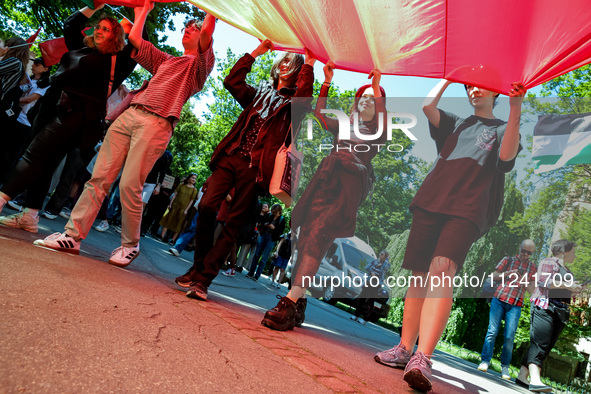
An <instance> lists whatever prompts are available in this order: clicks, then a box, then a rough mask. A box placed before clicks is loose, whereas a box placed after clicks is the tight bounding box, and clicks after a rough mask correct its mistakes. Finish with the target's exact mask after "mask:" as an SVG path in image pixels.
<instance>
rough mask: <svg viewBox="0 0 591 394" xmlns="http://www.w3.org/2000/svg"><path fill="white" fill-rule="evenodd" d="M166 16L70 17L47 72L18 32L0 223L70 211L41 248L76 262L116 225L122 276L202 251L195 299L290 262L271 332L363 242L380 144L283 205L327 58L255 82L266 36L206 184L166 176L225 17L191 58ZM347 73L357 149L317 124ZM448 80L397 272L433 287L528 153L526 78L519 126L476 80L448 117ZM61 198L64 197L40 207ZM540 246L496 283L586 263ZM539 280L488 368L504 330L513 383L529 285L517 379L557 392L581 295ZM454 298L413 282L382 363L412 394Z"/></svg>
mask: <svg viewBox="0 0 591 394" xmlns="http://www.w3.org/2000/svg"><path fill="white" fill-rule="evenodd" d="M153 6H154V4H153V3H152V2H151V1H146V2H145V4H144V5H143V6H140V7H137V8H136V9H135V21H134V24H133V27H132V28H131V30H130V31H127V32H126V31H124V28H123V27H122V26H121V24H120V23H119V22H117V20H115V19H114V18H111V17H109V16H106V15H102V16H98V15H95V14H96V13H97V11H99V10H101V9H102V8H103V4H99V5H97V6H96V7H95V8H94V9H91V8H89V7H84V8H82V9H81V10H79V11H77V12H75V13H74V14H72V15H71V16H70V17H69V18H68V19H67V20H66V21H65V22H64V37H65V41H66V45H67V48H68V52H66V54H65V55H64V56H63V57H62V59H61V62H60V65H59V67H58V68H57V69H56V70H55V72H54V73H53V74H52V75H51V77H50V74H51V70H50V69H49V67H46V66H45V64H44V60H43V58H40V57H34V58H32V57H31V52H30V51H29V48H28V45H27V43H26V42H25V41H24V40H23V39H21V38H18V37H14V38H11V39H8V40H6V41H5V43H4V46H3V47H2V48H0V57H2V60H1V61H0V87H1V94H2V96H1V106H2V111H0V122H2V124H3V128H4V129H5V130H8V131H9V132H7V133H5V140H4V143H3V145H2V147H1V148H0V184H1V187H0V211H1V210H2V209H3V208H4V207H5V206H6V207H12V208H17V209H18V212H17V213H14V214H12V215H6V216H2V217H0V224H2V225H4V226H6V227H12V228H16V229H22V230H26V231H30V232H33V233H36V232H38V230H39V226H38V224H39V220H40V217H44V218H46V219H51V220H52V219H55V218H56V217H57V216H58V215H60V216H63V217H66V218H67V219H68V222H67V224H66V226H65V229H64V231H63V232H57V233H54V234H51V235H48V236H47V237H45V238H43V239H39V240H37V241H35V244H36V245H40V246H44V247H48V248H51V249H55V250H58V251H62V252H67V253H72V254H78V253H79V251H80V246H81V241H82V240H84V239H85V238H87V237H88V236H89V235H90V231H91V229H93V228H94V229H95V230H96V231H99V232H104V231H106V230H108V229H109V228H111V227H115V228H117V229H118V231H119V232H120V233H121V246H119V247H118V248H116V249H115V250H113V252H112V254H111V256H110V258H109V261H108V262H109V263H110V264H113V265H115V266H118V267H127V266H128V265H129V264H130V263H131V262H132V261H133V260H134V259H135V258H137V257H138V255H139V254H140V247H139V243H140V239H141V237H142V236H144V235H150V236H152V237H154V238H156V239H158V240H161V241H164V242H166V243H169V244H170V248H169V249H168V251H169V252H170V254H172V255H173V256H176V257H179V256H180V255H181V253H182V252H183V251H184V250H188V249H192V250H194V262H193V265H192V266H191V267H190V269H189V270H188V271H187V272H186V273H185V274H183V275H181V276H179V277H177V278H176V279H175V282H176V283H177V284H178V285H179V286H181V287H183V288H186V289H187V292H186V295H187V297H190V298H194V299H198V300H201V301H205V300H207V298H208V289H209V287H210V285H211V283H212V281H213V280H214V279H215V278H216V276H217V275H218V274H219V273H220V272H221V273H222V274H223V275H225V276H227V277H234V276H235V275H236V272H241V271H243V270H248V273H247V274H246V277H248V278H250V279H252V280H254V281H257V280H259V279H260V277H261V275H262V273H263V270H264V269H265V267H269V276H270V283H271V285H272V286H273V287H277V288H279V286H280V283H283V282H284V275H285V270H286V268H287V266H288V263H289V262H290V261H291V263H292V266H293V271H292V282H291V285H292V286H291V288H290V290H289V292H288V293H287V295H286V296H284V297H281V299H280V301H279V303H278V304H277V305H276V306H275V307H274V308H271V309H269V310H268V311H267V312H266V313H265V315H264V318H263V320H262V324H264V325H265V326H267V327H269V328H272V329H276V330H291V329H293V328H294V327H301V326H302V323H303V322H304V320H305V311H306V307H307V300H306V294H307V289H306V287H305V285H304V282H303V278H304V277H305V276H308V277H313V276H314V275H315V274H316V272H317V271H318V268H319V264H320V261H321V259H322V258H323V256H324V254H325V253H326V252H327V250H328V248H329V246H330V245H331V244H332V242H333V241H334V240H335V238H343V237H349V236H353V235H354V233H355V228H356V220H357V212H358V209H359V207H360V205H361V204H362V203H363V201H364V200H365V199H366V198H367V196H368V195H369V193H370V191H371V189H372V186H373V181H374V179H375V177H374V173H373V167H372V159H373V158H374V157H375V156H376V154H378V150H375V149H372V150H370V151H367V152H356V151H355V150H351V149H350V150H340V151H339V150H338V149H336V150H333V151H332V152H331V153H330V155H328V156H327V157H326V158H324V159H323V161H322V163H321V164H320V166H319V167H318V169H317V171H316V173H315V174H314V176H313V178H312V179H311V181H310V183H309V185H308V187H307V188H306V190H305V191H304V193H303V195H302V197H301V199H300V200H299V202H298V204H297V205H296V207H295V208H294V210H293V212H292V216H291V223H290V222H288V220H286V218H285V216H284V212H283V209H284V207H283V206H282V205H281V204H279V203H274V204H272V201H274V200H272V199H271V198H270V196H269V195H268V191H269V183H270V178H271V175H272V173H273V167H274V162H275V157H276V154H277V152H278V150H279V149H280V148H281V146H283V145H284V144H287V145H288V144H289V143H291V137H292V135H291V132H290V130H291V124H297V123H298V121H300V120H301V119H292V111H291V104H292V99H293V98H296V97H312V93H313V85H314V72H313V65H314V63H315V61H316V59H315V58H314V55H313V54H312V53H311V52H310V51H308V50H306V51H305V55H304V56H302V55H299V54H293V53H285V54H284V55H282V56H279V58H278V59H277V60H276V62H275V63H274V64H273V66H272V68H271V69H270V76H271V78H270V80H268V81H258V85H256V86H254V85H251V84H249V83H247V76H248V75H249V73H250V72H251V70H252V65H253V63H254V62H255V61H256V59H257V58H258V57H260V56H261V55H263V54H265V53H267V52H268V51H270V50H273V49H274V45H273V43H272V42H271V41H269V40H263V41H262V42H261V43H260V45H258V46H257V47H256V48H255V49H254V50H253V51H252V52H251V53H250V54H248V53H247V54H245V55H244V56H243V57H242V58H240V59H239V60H238V61H237V62H236V64H235V65H234V66H233V68H232V69H231V70H230V72H229V74H228V75H227V77H226V78H225V80H224V87H225V88H226V89H227V90H228V91H229V92H230V93H231V94H232V96H233V97H234V99H235V100H236V101H237V102H238V103H239V104H240V105H241V106H242V108H243V111H242V113H241V114H240V116H239V117H238V119H237V121H236V123H235V124H234V125H233V126H232V127H231V129H230V130H228V133H227V135H226V136H225V137H224V138H223V139H222V140H221V141H220V142H219V144H218V145H217V147H216V149H215V151H214V153H213V155H212V157H211V161H210V166H209V167H210V169H211V175H210V176H209V178H208V179H207V181H206V182H205V183H204V184H203V185H197V175H196V174H186V175H184V176H183V177H182V178H181V177H178V176H177V177H173V176H171V175H172V173H171V163H172V160H173V157H172V154H171V153H170V152H168V151H166V149H167V146H168V143H169V141H170V139H171V137H172V135H173V131H174V128H175V126H176V124H177V123H178V121H179V118H180V113H181V108H182V107H183V105H184V104H185V102H187V100H189V98H190V97H191V96H193V95H194V94H196V93H197V92H199V91H201V89H203V87H204V85H205V82H206V80H207V78H208V77H209V75H210V73H211V71H212V69H213V66H214V61H215V57H214V52H213V39H212V37H213V33H214V29H215V18H214V17H213V16H212V15H209V14H206V16H205V18H204V19H203V21H197V20H190V21H188V22H187V23H186V24H185V26H184V28H183V38H182V45H183V49H184V52H183V55H182V56H177V57H175V56H172V55H170V54H168V53H166V52H163V51H161V50H159V49H157V48H156V47H155V46H154V45H153V44H152V43H151V42H150V41H149V40H148V37H147V36H146V33H145V29H144V26H145V22H146V18H147V17H148V14H149V13H150V11H151V10H152V8H153ZM91 18H92V19H93V20H94V23H95V24H94V31H93V33H92V34H91V35H89V36H84V35H83V34H81V31H82V30H83V29H84V27H85V26H86V25H88V23H89V21H90V20H91ZM126 35H127V37H126ZM136 64H139V65H141V66H142V67H143V68H144V69H146V70H147V71H148V72H149V73H150V74H151V79H150V81H149V82H148V83H146V84H144V86H143V87H142V89H140V90H139V91H137V92H134V95H133V96H130V97H133V98H132V99H131V101H130V102H127V103H125V105H126V108H123V110H122V111H121V114H120V115H119V116H118V117H117V118H116V119H115V120H114V121H113V122H112V123H111V124H110V125H107V124H106V123H105V118H107V108H108V106H107V100H108V98H109V96H110V95H111V94H112V93H113V92H115V91H116V90H117V89H118V88H119V86H120V85H121V84H122V83H123V81H124V80H125V79H126V78H127V77H128V76H129V75H130V73H131V72H132V71H133V69H134V68H135V67H136ZM334 68H335V66H334V64H333V63H332V62H330V61H329V62H327V63H326V65H325V67H324V76H325V80H324V83H323V84H322V87H321V90H320V99H319V101H318V103H317V105H316V108H315V111H316V115H317V116H319V117H321V118H323V120H324V124H325V126H326V129H327V131H329V132H330V133H332V134H333V136H334V138H335V140H336V142H337V144H341V145H342V144H345V145H347V146H349V147H351V146H354V145H355V144H357V143H359V142H363V141H362V140H360V139H358V138H357V137H352V138H350V139H346V140H339V139H338V138H339V132H338V130H339V125H338V124H337V121H336V120H335V119H332V118H330V117H326V116H324V115H323V114H322V113H321V110H322V109H323V108H324V107H325V106H326V98H327V97H328V95H329V91H330V88H331V83H332V79H333V76H334ZM369 79H370V80H371V83H370V84H369V85H364V86H361V87H360V88H359V89H358V90H357V92H356V94H355V99H354V103H353V106H352V107H351V111H350V112H351V118H350V119H351V125H350V127H351V130H354V131H355V133H361V134H366V135H374V134H375V133H376V130H377V129H378V127H379V126H378V125H379V124H382V125H383V124H385V123H382V119H380V116H383V115H384V114H386V98H385V97H386V93H385V91H384V89H383V88H382V87H381V86H380V79H381V73H380V71H379V70H377V69H374V70H373V71H372V72H371V73H370V74H369ZM449 84H450V82H449V81H442V82H441V83H440V84H438V85H437V86H436V87H435V88H434V89H433V91H432V92H431V93H430V95H429V97H428V98H427V99H426V101H425V103H424V106H423V111H424V114H425V116H426V117H427V119H428V121H429V127H430V132H431V136H432V138H433V139H434V141H435V144H436V146H437V154H438V155H437V161H436V164H435V166H434V168H433V169H432V171H431V172H430V173H429V175H428V176H427V178H426V179H425V181H424V182H423V184H422V186H421V188H420V189H419V191H418V192H417V194H416V196H415V198H414V200H413V201H412V204H411V207H410V209H411V211H412V213H413V221H412V227H411V230H410V237H409V241H408V245H407V248H406V254H405V257H404V261H403V263H402V267H403V268H406V269H408V270H411V271H412V273H413V275H415V276H421V277H425V276H427V275H431V276H437V275H441V274H445V275H448V276H453V275H454V274H455V273H457V272H458V271H459V270H460V269H461V268H462V265H463V263H464V259H465V258H466V254H467V253H468V250H469V249H470V247H471V245H472V244H473V243H474V242H475V241H476V240H477V239H479V238H480V237H481V236H482V235H483V234H484V233H485V232H486V231H487V230H488V229H489V228H490V227H491V226H493V225H494V224H495V223H496V221H497V219H498V217H499V213H500V208H501V206H502V204H503V185H504V174H505V173H507V172H509V171H511V170H512V169H513V167H514V165H515V159H516V157H517V154H518V152H519V151H520V150H521V145H520V143H519V141H520V135H519V117H520V114H521V103H522V100H523V96H524V95H525V88H524V87H523V85H522V84H520V83H515V84H513V87H512V89H511V91H510V92H508V95H509V96H510V97H511V99H510V114H509V120H508V122H505V121H502V120H499V119H497V118H496V117H495V116H494V115H493V107H494V102H495V100H496V97H497V96H498V94H496V93H494V92H492V91H489V90H486V89H482V88H479V87H476V86H466V93H467V95H468V98H469V101H470V105H471V106H472V107H473V110H474V115H473V116H471V117H469V118H467V119H462V118H460V117H459V116H457V115H455V114H452V113H448V112H445V111H443V110H441V109H440V108H439V107H438V103H439V100H440V98H441V96H442V94H443V92H444V91H445V89H446V88H447V87H448V86H449ZM358 119H361V121H362V122H361V125H357V120H358ZM382 137H383V138H385V137H386V133H383V134H382ZM376 142H378V143H379V142H383V141H382V140H378V141H376ZM337 144H335V145H337ZM48 195H51V196H52V197H51V199H50V200H49V202H48V203H47V204H46V205H45V210H43V205H44V201H45V200H46V197H47V196H48ZM96 220H98V222H95V221H96ZM166 248H168V246H166ZM534 248H535V245H534V244H533V242H532V241H531V240H525V241H523V242H522V244H521V246H520V250H519V252H518V254H517V255H515V256H507V257H506V258H505V259H504V260H503V261H502V262H500V263H499V265H498V266H497V268H496V273H495V278H498V276H499V275H501V274H512V273H519V274H520V275H526V276H527V277H528V278H530V279H532V278H534V277H535V275H539V273H540V272H542V273H551V274H553V275H561V276H565V275H567V274H571V275H572V273H571V272H570V271H569V269H568V267H566V265H565V264H570V263H572V261H573V260H574V258H575V254H574V249H575V245H574V244H573V243H572V242H570V241H565V240H561V241H558V242H556V243H554V244H553V245H552V249H551V250H552V255H553V256H552V257H549V258H547V259H544V260H542V261H541V262H540V263H539V265H538V266H537V267H536V265H535V264H533V263H532V262H530V261H529V257H530V256H531V255H532V253H533V251H534ZM296 250H297V253H294V251H296ZM270 257H271V259H269V258H270ZM388 258H389V255H388V252H387V251H386V250H383V251H382V252H381V253H380V254H379V257H378V258H376V259H375V260H374V261H372V262H370V263H369V264H368V265H367V267H366V270H367V274H368V275H369V276H370V277H374V276H375V277H378V278H379V279H380V280H381V281H383V280H384V276H385V275H386V274H387V272H388V270H389V266H390V262H389V260H388ZM532 283H533V281H532ZM538 283H539V285H538V287H537V288H535V289H534V288H533V287H532V288H530V289H526V288H519V289H517V290H515V289H508V288H503V287H498V286H497V287H496V290H495V292H494V296H493V298H492V304H491V310H490V322H489V329H488V333H487V335H486V338H485V343H484V347H483V350H482V363H481V364H480V366H479V367H478V369H480V370H481V371H487V369H488V367H489V364H490V360H491V357H492V347H493V345H494V340H495V338H496V336H497V334H498V332H499V327H500V322H501V321H502V320H504V321H505V324H506V328H505V334H504V335H505V346H504V348H503V354H502V357H501V363H502V368H503V369H502V377H503V378H505V379H509V378H510V375H509V372H508V364H509V362H510V356H511V352H512V345H513V340H514V335H515V328H516V324H517V323H516V322H517V321H518V319H519V315H520V314H521V306H522V304H523V302H524V297H525V291H526V290H527V291H529V292H530V293H532V294H533V295H532V298H531V300H532V303H533V304H532V305H533V306H532V310H533V312H532V317H531V323H532V331H531V346H530V348H529V351H528V352H527V353H526V354H525V355H524V358H523V361H522V364H523V366H522V369H521V371H520V374H519V377H518V378H517V383H518V384H521V385H524V386H527V387H528V388H529V389H530V390H532V391H539V392H544V391H548V386H545V385H544V384H543V383H542V382H541V380H540V366H541V362H542V361H543V360H544V359H545V358H546V357H547V356H548V353H549V351H550V349H551V348H552V347H553V346H554V344H555V342H556V339H557V338H558V336H559V335H560V332H561V330H562V329H563V328H564V325H565V323H566V321H567V320H568V304H569V302H570V301H569V300H570V297H571V295H572V292H576V291H578V290H580V284H579V283H578V282H574V284H573V285H571V286H564V287H560V288H558V287H551V286H549V287H544V286H543V285H542V284H540V283H542V282H541V281H538ZM376 290H377V289H376V287H375V286H366V287H365V288H364V289H363V291H362V293H361V296H360V297H359V302H358V305H357V309H356V312H355V317H353V319H354V320H356V321H358V322H360V323H362V324H365V322H366V320H368V319H369V316H370V315H371V306H372V304H373V301H374V299H375V297H376V295H375V294H376ZM452 303H453V299H452V288H451V285H450V286H443V287H439V288H436V289H427V288H426V287H424V286H417V285H416V283H415V285H411V287H410V288H409V290H408V292H407V294H406V298H405V308H404V318H403V330H402V335H401V340H400V343H398V344H397V345H396V346H394V347H393V348H392V349H388V350H385V351H382V352H379V353H377V354H376V356H375V360H376V361H377V362H379V363H381V364H384V365H387V366H391V367H400V368H405V372H404V380H406V381H407V382H408V383H409V385H410V386H411V387H413V388H416V389H419V390H422V391H428V390H431V388H432V383H431V367H432V361H431V358H432V357H433V352H434V350H435V346H436V344H437V342H438V341H439V339H440V338H441V335H442V332H443V330H444V328H445V325H446V323H447V320H448V318H449V315H450V311H451V307H452ZM415 345H417V347H416V350H414V349H415ZM528 379H529V381H528Z"/></svg>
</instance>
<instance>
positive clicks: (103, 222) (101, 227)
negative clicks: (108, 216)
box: [94, 220, 109, 233]
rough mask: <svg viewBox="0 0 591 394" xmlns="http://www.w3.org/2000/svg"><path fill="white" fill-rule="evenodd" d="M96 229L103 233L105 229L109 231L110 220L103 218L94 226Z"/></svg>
mask: <svg viewBox="0 0 591 394" xmlns="http://www.w3.org/2000/svg"><path fill="white" fill-rule="evenodd" d="M94 229H95V230H96V231H100V232H101V233H102V232H103V231H107V230H108V229H109V222H108V221H106V220H101V222H100V223H99V224H97V225H96V226H94Z"/></svg>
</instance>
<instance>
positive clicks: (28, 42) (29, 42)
mask: <svg viewBox="0 0 591 394" xmlns="http://www.w3.org/2000/svg"><path fill="white" fill-rule="evenodd" d="M40 31H41V28H38V29H37V31H36V32H35V34H33V35H32V36H31V37H29V38H27V44H31V45H32V44H33V43H34V42H35V40H36V39H37V36H38V35H39V32H40ZM31 45H29V47H31Z"/></svg>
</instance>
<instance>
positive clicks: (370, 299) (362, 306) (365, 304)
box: [355, 277, 380, 320]
mask: <svg viewBox="0 0 591 394" xmlns="http://www.w3.org/2000/svg"><path fill="white" fill-rule="evenodd" d="M379 290H380V287H372V286H371V285H370V284H369V277H368V284H367V286H365V287H364V288H363V290H361V294H359V298H358V299H357V306H356V307H355V316H357V317H362V318H363V319H364V320H369V318H370V317H371V314H372V312H373V304H374V302H375V301H377V300H378V291H379Z"/></svg>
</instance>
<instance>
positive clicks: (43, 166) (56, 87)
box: [0, 4, 137, 233]
mask: <svg viewBox="0 0 591 394" xmlns="http://www.w3.org/2000/svg"><path fill="white" fill-rule="evenodd" d="M103 6H104V5H103V4H101V5H99V6H97V7H96V8H95V9H90V8H89V7H84V8H82V9H81V10H79V11H77V12H75V13H74V14H72V15H71V16H70V17H69V18H68V19H66V21H65V23H64V38H65V41H66V45H67V47H68V49H69V51H68V52H67V53H66V54H65V55H64V56H63V57H62V59H61V63H60V67H59V69H58V70H57V72H56V73H55V74H54V75H53V76H52V79H51V87H50V89H49V91H48V92H47V93H46V94H47V95H48V96H49V97H56V96H57V97H60V99H59V104H58V106H57V110H56V112H55V115H54V116H53V118H52V119H50V120H49V121H48V122H47V123H46V124H44V125H43V126H42V128H41V130H40V131H39V132H38V133H37V134H36V136H35V138H34V140H33V141H32V142H31V144H30V145H29V146H28V148H27V149H26V151H25V154H24V155H23V158H22V160H20V161H19V162H18V164H17V165H16V167H15V168H14V169H13V170H12V171H11V173H10V174H9V175H8V176H7V178H6V182H5V183H4V185H3V186H2V188H1V189H0V210H1V209H2V208H3V207H4V205H5V204H6V203H7V202H8V201H10V200H11V199H12V198H13V197H15V196H17V195H18V194H19V193H21V192H23V191H24V190H25V189H27V190H28V192H27V200H26V203H25V206H26V208H25V209H24V210H23V211H22V212H19V213H17V214H14V215H10V216H4V217H0V224H2V225H4V226H7V227H13V228H20V229H23V230H27V231H30V232H34V233H36V232H37V231H38V223H39V209H41V207H42V205H43V200H44V199H45V196H46V195H47V192H48V190H49V187H50V183H51V177H52V175H53V172H54V171H55V169H56V168H57V166H58V164H59V163H60V162H61V160H62V159H63V157H64V156H65V155H66V153H67V152H69V151H71V150H72V149H74V148H75V147H79V148H80V152H81V156H82V158H83V160H85V161H86V162H89V161H90V159H92V157H93V156H94V154H95V152H94V146H95V145H96V144H97V142H98V141H100V139H101V138H102V137H103V133H104V126H103V120H104V118H105V114H106V108H107V98H108V97H109V95H110V93H111V92H114V91H115V90H116V89H117V88H118V87H119V85H121V83H122V82H123V80H125V79H126V78H127V77H128V76H129V74H131V72H132V71H133V69H134V68H135V66H136V64H137V63H136V61H135V60H133V59H132V58H131V51H132V49H133V45H131V44H128V45H125V37H124V32H123V28H122V27H121V25H120V24H119V23H118V22H117V20H115V19H113V18H111V17H108V16H101V17H100V18H99V20H98V22H97V23H96V25H95V28H94V32H93V34H92V35H91V36H87V37H84V36H83V35H82V34H80V32H81V31H82V29H83V28H84V26H85V25H86V24H87V22H88V20H89V19H90V18H91V17H92V16H93V15H94V14H95V13H96V12H97V11H98V10H100V9H101V8H102V7H103ZM50 92H51V93H50Z"/></svg>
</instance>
